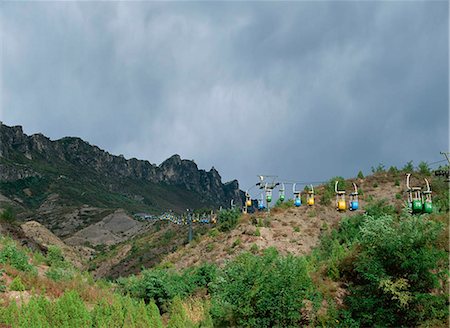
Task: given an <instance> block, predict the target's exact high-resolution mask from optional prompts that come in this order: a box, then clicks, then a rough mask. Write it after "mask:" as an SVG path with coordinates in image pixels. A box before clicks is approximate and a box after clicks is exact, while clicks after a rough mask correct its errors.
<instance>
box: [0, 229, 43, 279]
mask: <svg viewBox="0 0 450 328" xmlns="http://www.w3.org/2000/svg"><path fill="white" fill-rule="evenodd" d="M1 242H2V244H3V248H2V249H0V264H8V265H10V266H11V267H13V268H15V269H17V270H19V271H24V272H36V268H35V267H34V266H33V265H31V264H29V263H28V255H27V253H25V251H23V250H22V249H19V248H18V247H17V245H16V243H15V242H14V241H13V240H12V239H10V238H4V237H3V238H1Z"/></svg>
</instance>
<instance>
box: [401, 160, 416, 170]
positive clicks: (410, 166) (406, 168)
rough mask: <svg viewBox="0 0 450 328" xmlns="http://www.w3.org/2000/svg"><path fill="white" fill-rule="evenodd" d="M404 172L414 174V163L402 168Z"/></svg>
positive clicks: (408, 163) (411, 162) (410, 162)
mask: <svg viewBox="0 0 450 328" xmlns="http://www.w3.org/2000/svg"><path fill="white" fill-rule="evenodd" d="M402 171H403V172H414V165H413V161H409V162H407V163H406V164H405V166H403V168H402Z"/></svg>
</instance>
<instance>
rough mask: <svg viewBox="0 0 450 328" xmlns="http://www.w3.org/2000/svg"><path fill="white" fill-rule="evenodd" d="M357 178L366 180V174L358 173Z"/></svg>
mask: <svg viewBox="0 0 450 328" xmlns="http://www.w3.org/2000/svg"><path fill="white" fill-rule="evenodd" d="M357 178H358V179H364V174H363V173H362V171H359V172H358V175H357Z"/></svg>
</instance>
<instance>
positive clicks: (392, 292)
mask: <svg viewBox="0 0 450 328" xmlns="http://www.w3.org/2000/svg"><path fill="white" fill-rule="evenodd" d="M442 233H443V225H442V224H441V223H440V222H437V221H434V220H430V218H429V217H428V216H410V215H405V216H400V215H398V214H396V213H395V209H394V208H393V207H392V206H389V205H386V203H385V202H383V201H380V202H377V203H374V204H372V205H371V206H369V207H368V209H367V213H366V214H361V215H355V216H352V217H350V218H347V219H344V220H342V221H341V224H340V227H339V229H338V230H334V231H333V232H332V233H331V234H330V235H329V236H327V237H324V238H322V241H321V245H320V247H319V248H318V249H316V250H315V251H314V252H313V254H312V256H311V258H312V262H313V263H315V265H316V266H320V265H318V263H320V264H323V263H325V265H326V273H327V275H328V276H329V277H330V278H332V279H334V280H338V281H343V282H345V283H346V284H347V285H348V292H349V295H348V296H347V297H346V298H345V304H346V307H347V308H346V310H341V311H338V312H336V313H335V320H336V321H339V322H341V323H342V322H346V325H347V326H352V325H354V326H355V327H361V326H362V327H373V326H389V327H410V326H417V325H418V324H419V323H426V322H434V321H437V322H441V323H442V322H445V320H446V318H447V317H448V314H449V313H448V305H449V304H448V293H447V294H446V292H445V290H446V288H444V287H443V286H445V281H446V280H447V279H448V270H447V268H448V264H449V263H448V257H447V255H448V254H447V253H446V252H445V250H443V249H442V248H440V247H439V236H440V235H441V234H442ZM435 290H441V292H438V293H435V292H433V291H435Z"/></svg>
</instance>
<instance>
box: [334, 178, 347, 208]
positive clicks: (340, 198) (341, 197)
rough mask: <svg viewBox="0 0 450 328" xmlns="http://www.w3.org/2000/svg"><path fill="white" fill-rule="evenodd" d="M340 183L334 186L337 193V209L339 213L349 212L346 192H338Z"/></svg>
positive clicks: (337, 182)
mask: <svg viewBox="0 0 450 328" xmlns="http://www.w3.org/2000/svg"><path fill="white" fill-rule="evenodd" d="M338 184H339V181H336V183H335V184H334V191H335V192H336V209H337V210H338V211H342V212H343V211H346V210H347V202H346V201H345V191H344V190H338Z"/></svg>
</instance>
